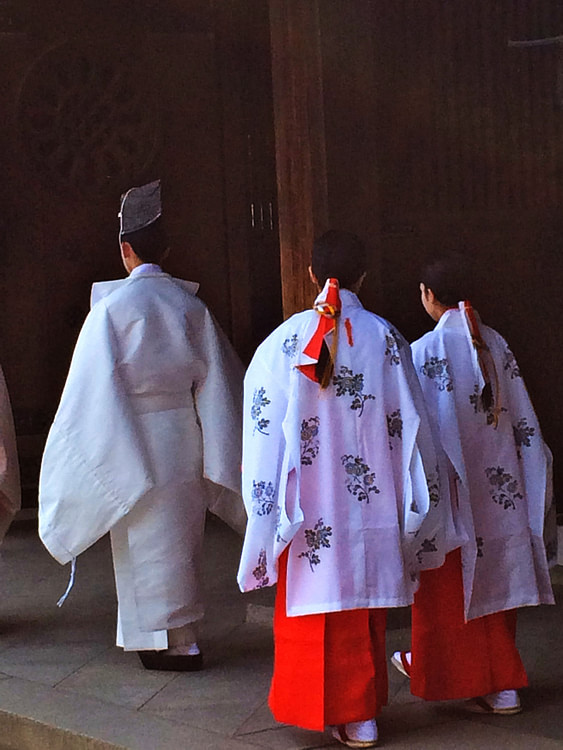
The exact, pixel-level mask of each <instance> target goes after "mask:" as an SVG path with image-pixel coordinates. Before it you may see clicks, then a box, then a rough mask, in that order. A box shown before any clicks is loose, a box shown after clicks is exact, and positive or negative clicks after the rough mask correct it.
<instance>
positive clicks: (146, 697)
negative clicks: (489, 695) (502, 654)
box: [0, 520, 563, 750]
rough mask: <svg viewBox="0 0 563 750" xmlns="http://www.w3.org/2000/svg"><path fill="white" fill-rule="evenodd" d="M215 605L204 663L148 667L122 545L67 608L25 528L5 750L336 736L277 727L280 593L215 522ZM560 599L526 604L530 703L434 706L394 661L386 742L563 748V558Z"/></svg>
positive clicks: (10, 565)
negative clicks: (134, 622) (120, 600)
mask: <svg viewBox="0 0 563 750" xmlns="http://www.w3.org/2000/svg"><path fill="white" fill-rule="evenodd" d="M206 534H207V540H206V541H207V551H208V555H207V569H206V578H207V597H208V610H207V611H208V614H207V617H206V621H205V635H204V637H203V638H202V648H203V650H204V654H205V660H206V669H205V670H204V671H202V672H199V673H195V674H186V673H184V674H176V673H166V672H147V671H145V670H144V669H143V668H142V667H141V664H140V662H139V661H138V659H137V656H136V655H135V654H133V653H123V652H122V651H121V650H120V649H117V648H116V647H115V646H114V645H113V644H114V630H115V592H114V587H113V576H112V567H111V559H110V552H109V545H108V542H107V540H106V539H102V540H101V541H100V542H98V544H97V545H95V546H94V547H93V548H92V549H91V550H89V551H88V552H86V553H85V554H84V555H82V556H81V557H80V558H79V560H78V568H77V580H76V584H75V587H74V589H73V591H72V593H71V595H70V596H69V598H68V600H67V602H66V603H65V605H64V607H62V609H58V608H57V607H56V606H55V602H56V601H57V599H58V597H59V596H60V594H61V593H62V592H63V591H64V590H65V588H66V584H67V578H68V567H67V568H62V567H61V566H59V565H58V564H57V563H56V562H55V561H54V560H52V559H51V558H50V557H49V555H48V554H47V553H46V552H45V550H44V549H43V548H42V546H41V544H40V542H39V540H38V539H37V535H36V532H35V528H34V525H33V524H29V523H28V524H17V525H15V526H13V527H12V529H11V531H10V533H9V535H8V537H7V538H6V540H5V543H4V545H3V547H2V559H1V561H0V587H1V592H2V593H1V604H0V750H35V749H36V748H38V749H39V748H41V750H50V749H51V748H53V749H54V750H82V748H86V749H87V750H110V748H115V747H119V748H130V749H131V750H177V749H179V750H183V749H191V748H198V749H201V750H207V749H208V748H209V749H213V750H215V749H216V750H231V749H232V750H235V749H236V748H239V750H244V749H245V748H248V749H249V750H250V749H251V748H253V749H254V750H257V749H259V748H271V750H290V749H295V750H298V749H301V748H325V747H332V748H334V747H335V746H336V745H335V743H334V742H333V741H332V740H331V739H330V737H329V736H328V735H326V734H321V733H315V732H307V731H304V730H300V729H297V728H294V727H287V726H283V725H280V724H277V723H276V722H275V721H274V719H273V718H272V716H271V714H270V712H269V710H268V707H267V703H266V697H267V691H268V684H269V679H270V674H271V669H272V634H271V627H270V620H271V604H272V601H273V591H272V590H269V589H268V590H263V591H260V592H255V593H253V594H245V595H242V594H240V593H239V592H238V589H237V587H236V583H235V581H234V572H235V570H236V565H237V560H238V555H239V552H240V540H239V539H238V537H237V536H236V535H235V534H234V533H233V532H231V531H230V530H229V529H228V528H226V527H225V526H223V525H222V524H221V523H220V522H217V521H212V520H211V521H210V522H209V523H208V526H207V532H206ZM554 581H555V585H556V594H557V596H558V600H559V604H558V605H557V606H556V607H542V608H540V609H529V610H525V611H523V612H522V614H521V617H520V620H519V645H520V647H521V652H522V655H523V658H524V662H525V664H526V666H527V668H528V671H529V677H530V683H531V687H530V688H528V689H527V690H525V691H522V703H523V706H524V711H523V713H522V714H520V715H519V716H513V717H481V716H475V715H471V714H467V713H465V712H464V710H463V708H462V706H461V705H460V704H459V703H450V704H439V705H436V704H426V703H424V702H423V701H420V700H418V699H416V698H414V697H412V696H411V695H410V692H409V685H408V681H407V680H406V678H404V677H402V676H401V675H399V674H398V673H396V672H395V670H390V675H389V676H390V705H389V706H388V707H387V708H386V709H385V710H384V713H383V714H382V716H381V718H380V720H379V726H380V735H381V744H382V745H384V746H385V747H389V748H396V750H406V749H407V748H408V749H409V750H418V749H420V750H422V749H424V750H428V749H430V748H431V749H432V750H436V749H440V748H443V749H444V750H445V749H446V748H447V749H448V750H466V749H467V750H470V749H471V748H479V749H480V750H487V749H488V748H490V749H491V750H493V749H494V750H504V749H505V748H506V749H507V750H508V748H510V750H519V749H520V748H522V749H523V748H526V749H529V748H533V749H534V750H549V749H550V748H553V750H555V748H559V750H561V748H562V747H563V638H562V637H561V632H562V624H563V612H562V609H563V569H562V568H560V567H558V568H556V569H555V574H554ZM389 620H390V622H389V630H388V636H387V641H388V648H389V651H390V652H391V651H393V650H395V649H396V648H401V647H404V646H406V645H407V644H408V641H409V631H408V611H406V610H396V611H394V612H392V613H390V618H389Z"/></svg>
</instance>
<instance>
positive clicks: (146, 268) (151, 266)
mask: <svg viewBox="0 0 563 750" xmlns="http://www.w3.org/2000/svg"><path fill="white" fill-rule="evenodd" d="M143 273H162V268H161V267H160V266H158V265H157V264H156V263H141V265H140V266H137V267H136V268H134V269H133V270H132V271H131V273H130V274H129V278H133V277H134V276H140V275H141V274H143Z"/></svg>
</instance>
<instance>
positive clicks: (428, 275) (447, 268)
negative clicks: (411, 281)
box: [420, 252, 475, 307]
mask: <svg viewBox="0 0 563 750" xmlns="http://www.w3.org/2000/svg"><path fill="white" fill-rule="evenodd" d="M473 274H474V271H473V267H472V264H471V262H470V261H469V260H468V258H467V256H465V255H462V254H461V253H459V252H451V253H448V254H447V255H443V256H440V257H437V258H434V260H432V261H431V262H430V263H428V264H427V265H426V266H424V267H423V268H422V271H421V273H420V281H422V283H423V284H424V286H425V287H426V288H427V289H431V290H432V291H433V292H434V294H435V295H436V299H437V300H438V302H441V303H442V304H443V305H446V306H448V307H452V306H454V305H457V303H458V302H460V301H461V300H472V299H473V294H474V291H475V285H474V279H473Z"/></svg>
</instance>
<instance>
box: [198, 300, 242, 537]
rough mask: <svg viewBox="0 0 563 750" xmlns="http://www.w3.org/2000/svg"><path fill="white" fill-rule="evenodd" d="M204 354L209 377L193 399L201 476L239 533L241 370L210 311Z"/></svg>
mask: <svg viewBox="0 0 563 750" xmlns="http://www.w3.org/2000/svg"><path fill="white" fill-rule="evenodd" d="M198 338H199V340H201V341H202V342H203V344H202V345H203V347H204V351H202V352H201V358H202V361H203V362H204V363H205V368H206V369H205V375H204V376H203V377H202V378H201V379H200V381H199V382H198V383H197V384H196V388H195V392H194V399H195V406H196V409H197V414H198V418H199V421H200V425H201V432H202V439H203V476H204V477H205V479H208V480H209V482H210V483H212V484H209V485H208V493H207V494H208V506H209V510H210V511H211V512H212V513H214V514H215V515H217V516H219V518H221V519H222V520H223V521H225V522H226V523H227V524H229V526H231V527H232V528H233V529H235V531H238V532H239V533H240V534H243V533H244V529H245V525H246V514H245V511H244V505H243V502H242V498H241V454H242V380H243V373H244V370H243V366H242V363H241V361H240V359H239V358H238V355H237V354H236V352H235V350H234V349H233V347H232V346H231V343H230V342H229V340H228V339H227V337H226V336H225V334H224V333H223V331H222V330H221V328H220V327H219V325H218V324H217V323H216V322H215V320H214V319H213V316H212V315H211V313H210V312H209V311H208V310H206V312H205V317H204V324H203V331H201V332H198Z"/></svg>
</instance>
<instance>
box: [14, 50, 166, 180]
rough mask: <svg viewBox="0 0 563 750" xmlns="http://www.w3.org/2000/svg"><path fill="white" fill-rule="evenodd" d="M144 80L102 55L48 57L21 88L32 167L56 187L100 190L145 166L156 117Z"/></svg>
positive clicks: (21, 122) (53, 53) (21, 116)
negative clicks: (141, 80) (143, 83)
mask: <svg viewBox="0 0 563 750" xmlns="http://www.w3.org/2000/svg"><path fill="white" fill-rule="evenodd" d="M138 79H139V76H136V77H135V76H133V75H132V74H131V71H130V70H128V69H127V67H125V66H124V65H123V63H122V62H121V61H118V60H115V59H111V58H108V57H107V55H106V54H105V53H104V52H103V51H92V50H81V49H77V48H76V47H74V46H72V45H71V44H65V45H61V46H58V47H55V48H53V49H51V50H49V51H48V52H47V53H45V54H44V55H43V56H42V57H41V58H40V59H39V60H38V61H37V62H36V63H35V64H34V66H33V67H32V68H31V70H30V72H29V74H28V76H27V78H26V80H25V82H24V85H23V88H22V92H21V97H20V101H19V109H18V126H19V132H20V134H21V137H22V144H23V148H24V151H25V153H26V154H27V156H28V158H29V159H30V161H31V163H32V166H33V168H34V169H36V170H37V172H38V173H39V174H40V175H41V176H42V177H43V178H45V179H46V180H47V181H48V182H49V183H50V184H52V185H53V186H54V187H59V188H64V189H68V188H78V189H80V190H88V191H91V190H93V191H99V190H102V189H103V188H104V187H105V186H107V185H110V184H113V183H114V182H116V181H118V180H119V179H120V178H123V177H130V176H132V175H134V174H136V173H138V172H140V171H141V170H142V169H143V168H144V167H146V166H147V165H148V164H149V163H150V161H151V159H152V157H153V155H154V152H155V147H156V142H157V119H156V116H155V109H154V108H153V107H151V96H150V95H149V94H148V92H147V91H146V90H145V88H144V86H142V85H140V84H139V80H138Z"/></svg>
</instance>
